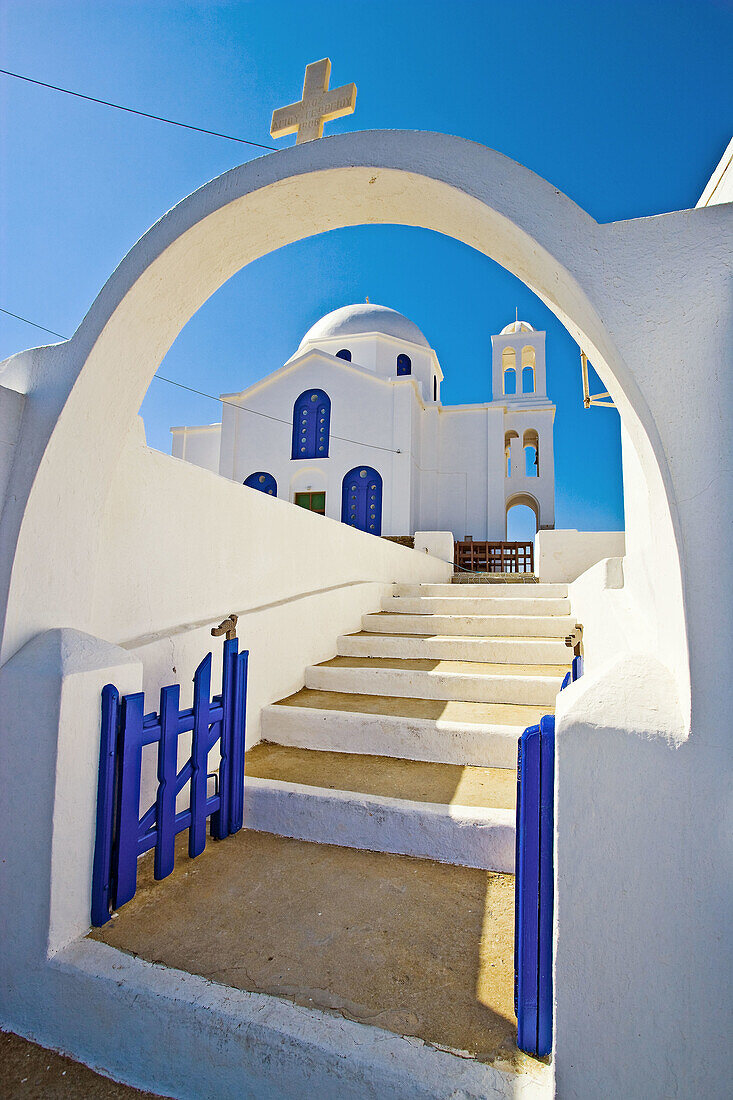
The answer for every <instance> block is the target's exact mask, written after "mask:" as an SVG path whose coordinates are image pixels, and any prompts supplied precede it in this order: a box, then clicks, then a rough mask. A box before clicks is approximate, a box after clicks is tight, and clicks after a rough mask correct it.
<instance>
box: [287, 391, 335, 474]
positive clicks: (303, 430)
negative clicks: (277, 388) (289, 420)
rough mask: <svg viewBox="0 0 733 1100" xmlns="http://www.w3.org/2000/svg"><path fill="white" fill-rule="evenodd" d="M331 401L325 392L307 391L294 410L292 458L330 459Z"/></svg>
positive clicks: (296, 403) (302, 394) (301, 396)
mask: <svg viewBox="0 0 733 1100" xmlns="http://www.w3.org/2000/svg"><path fill="white" fill-rule="evenodd" d="M330 428H331V399H330V398H329V396H328V394H326V393H324V392H323V390H305V392H304V393H301V395H300V397H299V398H298V400H297V401H296V402H295V407H294V408H293V453H292V456H291V457H292V458H328V440H329V433H330Z"/></svg>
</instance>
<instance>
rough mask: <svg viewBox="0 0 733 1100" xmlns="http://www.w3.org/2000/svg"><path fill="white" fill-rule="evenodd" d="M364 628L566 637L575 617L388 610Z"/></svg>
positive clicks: (392, 631) (393, 631) (367, 617)
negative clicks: (451, 613) (412, 612)
mask: <svg viewBox="0 0 733 1100" xmlns="http://www.w3.org/2000/svg"><path fill="white" fill-rule="evenodd" d="M361 625H362V629H364V630H367V631H369V632H370V633H374V632H377V633H380V634H382V633H384V634H443V635H444V634H449V635H451V637H455V636H460V637H480V638H499V637H501V638H510V637H511V638H565V637H567V635H568V634H570V632H571V631H572V629H573V627H574V626H575V619H574V618H573V617H572V615H434V614H433V615H422V614H421V615H406V614H404V613H403V614H399V615H398V614H394V613H390V612H387V611H378V612H372V613H370V614H367V615H363V616H362V620H361Z"/></svg>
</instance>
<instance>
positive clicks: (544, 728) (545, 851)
mask: <svg viewBox="0 0 733 1100" xmlns="http://www.w3.org/2000/svg"><path fill="white" fill-rule="evenodd" d="M577 659H578V658H576V660H577ZM554 786H555V719H554V717H553V716H552V715H545V717H544V718H542V719H541V720H540V813H539V852H540V862H539V888H538V911H539V924H538V929H537V935H538V958H537V982H538V996H537V1053H538V1054H549V1053H550V1051H551V1050H552V918H553V909H554V875H553V832H554V825H555V813H554Z"/></svg>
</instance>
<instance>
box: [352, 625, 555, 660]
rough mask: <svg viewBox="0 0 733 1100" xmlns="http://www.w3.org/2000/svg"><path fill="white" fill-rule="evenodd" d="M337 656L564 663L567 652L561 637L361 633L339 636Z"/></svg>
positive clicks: (365, 631) (363, 631)
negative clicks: (482, 636)
mask: <svg viewBox="0 0 733 1100" xmlns="http://www.w3.org/2000/svg"><path fill="white" fill-rule="evenodd" d="M337 647H338V648H337V651H336V652H337V654H338V656H339V657H400V658H407V659H412V658H427V659H429V660H436V661H482V662H489V663H492V662H493V663H497V664H506V663H509V664H528V665H529V664H538V665H549V664H557V665H561V664H567V661H568V660H569V655H570V654H571V651H570V650H569V649H568V647H567V646H566V645H565V641H564V639H563V638H501V637H498V638H479V637H475V636H474V637H468V638H465V637H461V636H460V635H449V634H384V633H380V632H374V631H368V630H362V631H360V632H359V633H356V634H343V635H342V636H341V637H340V638H339V639H338V643H337Z"/></svg>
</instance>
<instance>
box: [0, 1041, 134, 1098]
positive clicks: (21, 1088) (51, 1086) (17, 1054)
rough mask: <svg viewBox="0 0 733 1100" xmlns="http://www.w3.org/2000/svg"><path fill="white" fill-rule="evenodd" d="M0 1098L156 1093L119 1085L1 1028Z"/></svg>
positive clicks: (96, 1096)
mask: <svg viewBox="0 0 733 1100" xmlns="http://www.w3.org/2000/svg"><path fill="white" fill-rule="evenodd" d="M0 1097H2V1100H21V1098H22V1100H56V1098H57V1097H58V1098H61V1097H63V1100H72V1098H73V1100H77V1098H82V1097H83V1098H84V1100H154V1097H153V1093H150V1092H139V1091H138V1090H137V1089H131V1088H128V1086H127V1085H119V1084H118V1083H117V1082H116V1081H110V1079H109V1078H108V1077H101V1076H100V1075H99V1074H98V1073H94V1071H93V1070H91V1069H88V1068H87V1067H86V1066H82V1065H80V1064H79V1062H73V1061H72V1060H71V1058H65V1057H64V1056H63V1055H62V1054H55V1053H54V1052H53V1051H51V1050H45V1049H44V1048H43V1047H39V1046H36V1044H35V1043H29V1042H28V1041H27V1040H26V1039H21V1038H20V1037H19V1036H18V1035H13V1034H12V1033H11V1032H8V1031H0Z"/></svg>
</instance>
